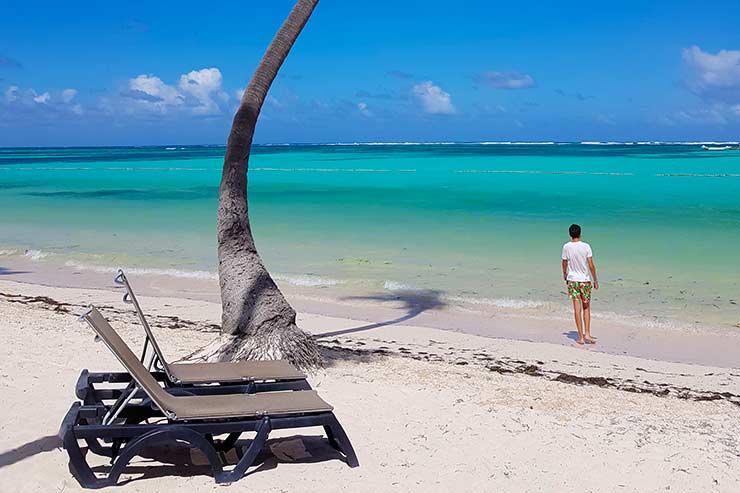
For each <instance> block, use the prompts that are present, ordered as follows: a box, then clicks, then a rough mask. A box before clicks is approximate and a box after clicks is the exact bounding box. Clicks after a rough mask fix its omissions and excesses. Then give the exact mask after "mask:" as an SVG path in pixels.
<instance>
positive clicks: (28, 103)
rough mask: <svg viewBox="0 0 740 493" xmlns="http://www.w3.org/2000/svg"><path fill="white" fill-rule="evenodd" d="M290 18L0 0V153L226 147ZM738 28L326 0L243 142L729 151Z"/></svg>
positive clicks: (681, 12) (722, 13)
mask: <svg viewBox="0 0 740 493" xmlns="http://www.w3.org/2000/svg"><path fill="white" fill-rule="evenodd" d="M606 3H608V4H609V5H599V4H606ZM291 6H292V2H290V1H284V0H269V1H262V2H257V1H248V2H209V3H203V2H192V1H179V2H164V1H163V2H146V3H145V2H135V1H132V2H128V3H124V2H117V3H113V2H46V1H41V0H40V1H36V2H32V3H29V2H16V1H12V0H11V1H5V2H3V5H2V7H0V146H21V145H23V146H27V145H39V146H43V145H147V144H170V143H177V144H222V143H224V142H225V140H226V136H227V133H228V129H229V125H230V121H231V116H232V114H233V111H234V109H235V107H236V105H237V103H238V99H237V98H238V94H239V90H240V88H243V87H244V86H245V85H246V83H247V82H248V79H249V76H250V75H251V72H252V70H253V69H254V68H255V66H256V64H257V63H258V61H259V59H260V57H261V55H262V53H263V51H264V49H265V47H266V46H267V44H268V43H269V41H270V39H271V38H272V36H273V34H274V32H275V31H276V29H277V28H278V27H279V25H280V24H281V22H282V21H283V19H284V18H285V16H286V15H287V13H288V12H289V10H290V8H291ZM738 19H740V2H737V1H715V2H712V8H711V9H708V8H706V3H705V2H704V3H702V2H688V1H670V2H669V1H665V2H663V1H651V2H645V1H641V2H636V1H635V2H633V1H620V2H567V1H560V2H555V1H553V2H532V1H521V2H494V1H466V0H459V1H457V2H447V1H444V2H443V1H436V0H427V1H424V2H414V1H404V2H399V1H387V0H375V1H373V2H354V1H347V0H322V1H321V2H320V4H319V6H318V8H317V9H316V11H315V13H314V15H313V17H312V19H311V21H310V22H309V24H308V25H307V27H306V29H305V30H304V32H303V34H302V35H301V37H300V38H299V40H298V42H297V44H296V46H295V48H294V50H293V52H292V53H291V55H290V57H289V58H288V61H287V62H286V64H285V65H284V67H283V70H282V72H281V76H280V78H279V80H277V81H276V83H275V85H274V86H273V88H272V90H271V93H270V98H269V100H268V102H267V104H266V106H265V108H264V110H263V114H262V117H261V120H260V122H259V125H258V130H257V134H256V137H255V141H256V142H261V143H265V142H352V141H494V140H495V141H520V140H537V141H549V140H558V141H571V140H572V141H581V140H712V139H717V140H737V139H740V29H738V27H737V24H738Z"/></svg>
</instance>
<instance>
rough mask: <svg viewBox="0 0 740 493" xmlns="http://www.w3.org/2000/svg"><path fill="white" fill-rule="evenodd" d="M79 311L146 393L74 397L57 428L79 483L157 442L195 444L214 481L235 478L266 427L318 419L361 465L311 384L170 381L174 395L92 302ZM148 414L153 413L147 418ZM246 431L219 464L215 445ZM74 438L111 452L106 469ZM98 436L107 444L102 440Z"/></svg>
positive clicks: (91, 481)
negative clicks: (238, 452)
mask: <svg viewBox="0 0 740 493" xmlns="http://www.w3.org/2000/svg"><path fill="white" fill-rule="evenodd" d="M81 318H83V319H84V320H86V321H87V322H88V323H89V325H90V326H91V327H92V328H93V330H94V331H95V332H96V333H97V334H98V336H100V338H101V339H102V340H103V341H104V342H105V344H106V346H108V348H109V349H110V350H111V352H112V353H113V354H114V355H115V356H116V358H117V359H118V360H119V361H120V362H121V364H122V365H123V366H124V367H125V368H126V370H128V372H129V374H131V376H132V377H133V379H134V382H135V386H136V388H137V389H140V390H141V391H143V393H144V394H146V396H147V398H148V399H144V400H142V402H134V399H130V400H129V399H127V400H126V401H125V402H123V403H122V405H121V406H120V409H118V410H117V411H116V412H115V414H111V411H112V409H109V408H107V407H106V406H105V405H103V404H94V405H83V404H81V403H80V402H76V403H74V404H73V405H72V407H71V408H70V410H69V411H68V412H67V415H66V417H65V418H64V421H63V423H62V427H61V429H60V432H59V433H60V438H61V439H62V442H63V445H64V448H65V449H66V450H67V453H68V455H69V466H70V471H71V472H72V474H73V475H74V477H75V478H76V479H77V480H78V481H79V482H80V484H81V485H82V486H83V487H85V488H101V487H104V486H110V485H114V484H116V482H117V480H118V477H119V476H120V474H121V473H122V472H123V470H124V468H125V467H126V465H127V464H128V463H129V461H130V460H131V459H132V458H133V457H134V456H136V455H138V454H139V453H140V452H141V451H142V450H143V449H144V448H146V447H148V446H151V445H153V444H155V443H161V442H168V443H170V444H172V443H175V442H181V443H182V442H184V443H187V444H188V445H189V446H190V447H192V448H198V449H200V450H201V451H202V452H203V453H204V454H205V456H206V458H207V460H208V462H209V464H210V466H211V469H212V471H213V475H214V477H215V480H216V482H217V483H229V482H233V481H237V480H238V479H240V478H241V477H242V476H243V475H244V473H245V472H246V471H247V469H248V468H249V466H250V465H252V464H253V463H254V461H255V459H256V457H257V454H258V453H259V452H260V451H261V450H262V447H263V445H264V444H265V442H266V440H267V438H268V435H269V433H270V431H271V430H276V429H287V428H303V427H310V426H323V428H324V430H325V432H326V435H327V438H328V440H329V443H330V444H331V446H332V447H334V448H335V449H336V450H338V451H339V452H340V453H342V454H343V455H344V457H345V460H346V462H347V464H348V465H349V466H350V467H356V466H358V465H359V464H358V461H357V457H356V455H355V453H354V450H353V449H352V445H351V444H350V441H349V438H348V437H347V435H346V433H345V432H344V430H343V429H342V427H341V425H340V424H339V421H338V420H337V419H336V417H335V416H334V413H333V408H332V407H331V406H330V405H329V404H327V403H326V402H324V401H323V400H322V399H321V398H320V397H319V396H318V394H317V393H316V391H314V390H295V391H281V392H267V393H258V394H221V395H197V394H192V395H183V394H187V389H182V388H180V389H176V390H177V391H178V393H179V395H173V394H172V393H170V392H168V390H166V389H164V388H162V387H161V386H160V384H159V383H158V382H157V380H156V379H155V378H154V377H153V376H152V374H151V373H150V372H149V370H148V369H147V368H146V367H145V366H144V365H143V364H142V363H141V361H139V358H138V357H137V356H136V355H134V353H133V352H132V351H131V349H130V348H129V347H128V346H127V345H126V343H125V342H124V341H123V340H122V339H121V337H120V336H119V335H118V333H116V331H115V330H114V329H113V327H111V326H110V324H109V323H108V322H107V321H106V320H105V318H103V316H102V315H101V314H100V312H99V311H98V310H97V309H96V308H94V307H92V306H91V307H90V308H89V309H88V310H87V311H86V312H85V313H84V314H83V315H82V317H81ZM134 394H135V393H132V394H131V395H134ZM152 418H154V419H155V420H156V418H159V419H158V420H156V421H154V422H149V420H150V419H152ZM244 432H256V436H255V438H254V439H253V440H252V442H251V443H250V445H249V447H247V448H246V450H245V451H244V453H243V455H242V456H241V459H240V460H239V462H238V463H237V464H236V466H234V468H233V469H232V470H230V471H224V464H223V462H222V460H221V458H220V455H219V454H218V453H217V452H218V450H219V449H221V450H226V449H229V448H232V447H234V445H235V444H236V443H237V440H238V438H239V436H240V435H241V434H242V433H244ZM224 434H228V438H227V439H226V440H225V441H224V442H221V443H220V444H218V443H216V442H215V441H214V439H213V436H215V435H224ZM79 440H83V441H85V442H86V443H87V444H88V449H87V453H99V454H100V455H106V456H108V457H111V459H112V460H111V467H110V469H109V471H108V473H107V475H106V476H105V477H98V476H96V474H95V473H94V472H93V470H92V469H91V468H90V465H89V464H88V462H87V458H86V455H85V454H84V453H83V452H82V450H81V449H80V445H79ZM99 440H103V441H104V442H105V441H107V442H109V443H111V444H112V445H111V446H110V447H105V446H103V445H101V444H100V442H99ZM93 444H94V446H93Z"/></svg>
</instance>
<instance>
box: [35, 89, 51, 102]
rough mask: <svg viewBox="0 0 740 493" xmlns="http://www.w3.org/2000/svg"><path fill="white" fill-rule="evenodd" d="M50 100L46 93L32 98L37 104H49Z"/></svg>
mask: <svg viewBox="0 0 740 493" xmlns="http://www.w3.org/2000/svg"><path fill="white" fill-rule="evenodd" d="M34 94H35V93H34ZM50 99H51V96H50V95H49V92H48V91H47V92H44V93H42V94H38V95H35V96H33V100H34V101H35V102H37V103H39V104H46V103H48V102H49V100H50Z"/></svg>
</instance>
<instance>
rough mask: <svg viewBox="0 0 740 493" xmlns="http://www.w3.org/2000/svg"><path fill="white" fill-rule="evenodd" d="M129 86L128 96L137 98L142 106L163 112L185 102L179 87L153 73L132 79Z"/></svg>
mask: <svg viewBox="0 0 740 493" xmlns="http://www.w3.org/2000/svg"><path fill="white" fill-rule="evenodd" d="M128 88H129V91H128V92H127V93H126V96H129V97H131V98H133V99H135V100H136V101H137V102H138V103H139V104H140V105H141V106H144V107H149V108H151V109H155V110H158V111H161V112H165V111H167V108H168V107H172V106H180V105H182V104H183V103H184V98H183V97H182V95H181V94H180V93H179V91H178V90H177V88H175V87H173V86H169V85H167V84H165V83H164V82H163V81H162V79H160V78H159V77H156V76H154V75H151V74H149V75H147V74H142V75H139V76H138V77H136V78H134V79H130V80H129V81H128Z"/></svg>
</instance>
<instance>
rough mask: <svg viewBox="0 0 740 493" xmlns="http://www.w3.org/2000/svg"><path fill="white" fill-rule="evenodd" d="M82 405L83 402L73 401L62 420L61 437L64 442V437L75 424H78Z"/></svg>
mask: <svg viewBox="0 0 740 493" xmlns="http://www.w3.org/2000/svg"><path fill="white" fill-rule="evenodd" d="M80 406H81V404H80V403H79V402H75V403H73V404H72V406H71V407H70V408H69V411H67V414H66V415H65V416H64V419H63V420H62V425H61V426H60V427H59V439H60V440H61V441H62V443H64V437H65V436H66V435H67V433H69V432H70V431H72V428H73V427H74V425H76V424H77V418H78V416H79V414H80Z"/></svg>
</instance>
